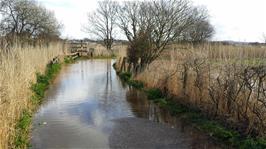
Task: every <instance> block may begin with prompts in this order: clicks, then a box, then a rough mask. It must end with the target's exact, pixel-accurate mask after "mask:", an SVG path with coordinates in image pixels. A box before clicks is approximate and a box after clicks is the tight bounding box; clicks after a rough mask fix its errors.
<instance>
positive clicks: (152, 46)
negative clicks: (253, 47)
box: [86, 0, 214, 67]
mask: <svg viewBox="0 0 266 149" xmlns="http://www.w3.org/2000/svg"><path fill="white" fill-rule="evenodd" d="M88 18H89V24H88V25H87V27H86V29H87V31H88V32H89V33H91V35H94V36H95V37H98V39H101V40H102V41H104V42H103V44H104V45H105V46H106V48H107V49H109V50H111V49H112V44H113V38H114V35H115V34H117V32H115V31H118V30H119V31H120V32H121V31H122V32H123V33H124V35H125V36H126V38H127V40H128V42H129V46H128V60H129V62H130V63H131V64H133V65H134V67H136V66H137V65H139V61H140V65H141V67H145V66H146V65H148V64H150V63H151V62H152V61H154V60H155V59H156V58H157V57H159V55H160V54H161V53H162V52H163V50H165V49H166V46H167V45H169V44H170V43H172V42H176V41H188V42H193V43H199V42H203V41H206V40H208V39H210V38H211V37H212V35H213V34H214V28H213V26H212V25H211V24H210V22H209V15H208V11H207V9H206V8H203V7H196V6H194V5H193V4H192V3H191V2H190V1H189V0H153V1H126V2H121V3H119V2H117V1H112V0H104V1H100V2H99V3H98V8H97V9H96V11H95V12H93V13H91V14H89V16H88Z"/></svg>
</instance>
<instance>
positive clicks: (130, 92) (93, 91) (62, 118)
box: [31, 60, 222, 149]
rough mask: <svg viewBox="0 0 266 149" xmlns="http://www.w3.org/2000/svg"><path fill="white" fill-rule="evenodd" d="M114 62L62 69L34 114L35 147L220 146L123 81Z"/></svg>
mask: <svg viewBox="0 0 266 149" xmlns="http://www.w3.org/2000/svg"><path fill="white" fill-rule="evenodd" d="M111 63H113V61H112V62H111V61H110V60H109V61H108V60H86V61H79V62H77V63H75V64H71V65H68V66H66V67H64V68H63V69H62V71H61V72H60V74H59V75H58V76H57V78H56V79H55V81H54V83H53V84H52V85H51V86H50V88H49V90H48V91H47V94H46V100H45V101H46V102H45V103H43V105H42V106H41V107H40V109H39V110H38V112H37V113H36V114H35V117H34V122H33V130H32V138H31V145H32V147H31V148H36V149H49V148H53V149H54V148H64V149H65V148H73V149H77V148H145V149H146V148H182V149H204V148H206V149H212V148H217V149H218V148H222V147H221V146H220V145H218V144H216V143H215V142H214V141H212V140H211V139H209V138H208V137H207V136H205V135H203V134H201V133H199V132H198V131H196V130H194V129H193V128H191V127H190V126H188V125H186V124H183V123H182V122H180V121H179V120H178V119H177V118H173V117H171V116H170V115H169V114H168V113H167V112H165V111H162V110H160V109H159V108H158V107H156V106H155V105H153V104H152V103H150V102H148V101H147V100H146V98H145V96H144V95H143V93H141V92H139V91H136V90H134V89H130V88H129V87H128V86H126V85H125V84H123V83H122V82H121V81H120V80H119V78H118V77H117V76H116V73H115V71H114V70H113V69H112V67H111Z"/></svg>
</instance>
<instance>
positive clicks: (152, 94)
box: [145, 88, 163, 100]
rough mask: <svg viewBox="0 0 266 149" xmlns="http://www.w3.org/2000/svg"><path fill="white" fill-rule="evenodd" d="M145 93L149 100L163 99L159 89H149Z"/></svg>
mask: <svg viewBox="0 0 266 149" xmlns="http://www.w3.org/2000/svg"><path fill="white" fill-rule="evenodd" d="M145 92H146V94H147V97H148V99H149V100H156V99H161V98H163V93H162V92H161V90H160V89H158V88H151V89H147V90H145Z"/></svg>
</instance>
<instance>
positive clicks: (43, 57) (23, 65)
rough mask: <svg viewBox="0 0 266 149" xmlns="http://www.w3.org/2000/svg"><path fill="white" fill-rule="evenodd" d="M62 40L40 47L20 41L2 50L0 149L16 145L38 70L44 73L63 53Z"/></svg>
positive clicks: (0, 55)
mask: <svg viewBox="0 0 266 149" xmlns="http://www.w3.org/2000/svg"><path fill="white" fill-rule="evenodd" d="M63 48H64V46H63V44H62V43H50V44H49V45H48V46H47V45H46V44H45V45H40V46H37V47H33V46H24V47H23V48H22V47H21V45H19V44H17V46H14V47H12V48H10V49H9V50H8V52H6V51H5V50H0V148H14V146H13V145H14V144H13V141H14V138H15V136H16V129H15V127H16V124H17V122H18V119H19V118H20V116H21V115H22V113H23V111H24V110H25V109H31V108H32V105H31V103H32V102H31V96H32V91H31V89H30V87H31V85H32V83H34V82H36V73H37V72H40V73H43V72H44V70H45V68H46V65H47V64H48V63H49V61H50V60H52V59H53V58H54V57H56V56H58V55H62V54H63Z"/></svg>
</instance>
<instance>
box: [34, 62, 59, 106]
mask: <svg viewBox="0 0 266 149" xmlns="http://www.w3.org/2000/svg"><path fill="white" fill-rule="evenodd" d="M60 69H61V64H49V65H47V68H46V71H45V74H40V73H36V77H37V81H36V83H34V84H32V86H31V90H32V91H33V97H32V101H33V103H34V104H39V103H41V100H42V98H43V97H44V93H45V91H46V89H47V88H48V86H49V84H50V81H51V80H52V79H53V78H54V77H55V75H56V74H57V73H58V72H59V70H60Z"/></svg>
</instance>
